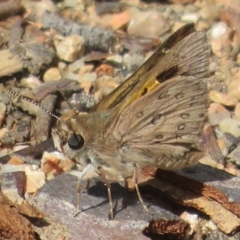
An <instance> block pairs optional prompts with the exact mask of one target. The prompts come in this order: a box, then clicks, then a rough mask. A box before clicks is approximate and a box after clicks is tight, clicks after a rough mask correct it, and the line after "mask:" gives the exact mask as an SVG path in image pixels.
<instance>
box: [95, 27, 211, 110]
mask: <svg viewBox="0 0 240 240" xmlns="http://www.w3.org/2000/svg"><path fill="white" fill-rule="evenodd" d="M209 54H210V50H209V45H208V41H207V37H206V34H205V32H202V31H199V32H196V30H195V28H194V24H187V25H185V26H183V27H182V28H180V29H179V30H178V31H176V32H175V33H174V34H172V35H171V36H170V37H169V38H168V39H167V40H166V41H165V42H164V43H163V44H162V45H161V46H159V47H158V48H157V50H156V52H155V53H154V54H153V55H152V56H151V57H150V58H149V59H148V60H147V61H146V62H145V63H144V64H143V65H142V66H141V67H140V68H139V69H138V70H137V71H136V72H135V73H134V74H133V75H132V76H130V77H129V78H128V79H127V80H126V81H125V82H124V83H122V84H121V85H120V86H119V87H118V88H117V89H115V90H114V91H113V92H112V93H110V94H109V95H108V96H106V97H105V98H104V99H103V100H102V101H101V102H100V103H99V104H97V105H96V107H94V108H93V109H92V111H103V110H106V109H112V108H113V107H115V106H116V105H117V104H123V102H124V104H123V106H122V108H121V109H124V108H125V107H126V106H128V105H130V104H131V103H132V102H134V101H135V100H136V99H138V98H139V97H141V96H142V95H143V93H146V92H149V91H151V90H153V89H155V88H156V87H157V86H158V85H159V83H161V82H164V81H166V80H167V79H169V78H171V77H174V76H176V75H188V76H189V75H193V74H194V75H195V76H199V77H202V76H206V75H207V71H208V67H209ZM156 80H158V81H156ZM123 99H124V101H122V100H123Z"/></svg>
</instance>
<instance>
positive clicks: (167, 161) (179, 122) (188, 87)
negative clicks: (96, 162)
mask: <svg viewBox="0 0 240 240" xmlns="http://www.w3.org/2000/svg"><path fill="white" fill-rule="evenodd" d="M207 99H208V95H207V89H206V84H205V83H204V81H202V80H200V81H199V80H198V79H197V78H196V77H192V76H186V77H182V76H177V77H174V78H173V79H171V80H168V81H167V82H165V83H164V84H163V85H162V86H159V87H158V88H156V89H155V90H153V91H152V92H150V93H148V94H146V95H145V96H143V97H141V98H140V99H138V100H136V101H135V102H134V103H132V104H131V105H130V106H128V107H127V108H126V109H125V110H124V111H123V112H122V114H121V116H120V117H119V119H118V121H117V123H116V125H115V126H114V129H113V132H112V134H113V136H114V138H115V139H116V141H117V142H119V143H120V146H121V147H120V148H119V150H118V154H119V155H120V156H121V158H122V159H124V160H125V161H126V162H132V163H137V164H138V165H140V166H156V167H159V168H163V169H170V170H171V169H178V168H182V167H187V166H189V165H192V164H194V163H195V162H197V161H198V160H199V158H200V157H201V156H202V153H201V151H199V149H198V145H199V144H200V142H201V133H202V129H203V124H204V119H205V117H204V116H205V112H206V109H207V106H208V100H207Z"/></svg>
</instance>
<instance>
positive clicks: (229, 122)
mask: <svg viewBox="0 0 240 240" xmlns="http://www.w3.org/2000/svg"><path fill="white" fill-rule="evenodd" d="M219 127H220V129H221V131H222V132H224V133H230V134H231V135H232V136H234V137H235V138H237V137H240V121H238V120H236V119H232V118H228V119H224V120H222V121H221V122H220V123H219Z"/></svg>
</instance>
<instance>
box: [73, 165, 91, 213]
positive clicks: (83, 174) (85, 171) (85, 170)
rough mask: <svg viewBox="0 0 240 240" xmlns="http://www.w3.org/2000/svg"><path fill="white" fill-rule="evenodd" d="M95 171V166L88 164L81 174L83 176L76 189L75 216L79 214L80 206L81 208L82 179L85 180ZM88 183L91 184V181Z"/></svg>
mask: <svg viewBox="0 0 240 240" xmlns="http://www.w3.org/2000/svg"><path fill="white" fill-rule="evenodd" d="M92 169H93V165H92V164H88V165H87V166H86V167H85V168H84V169H83V171H82V172H81V176H80V177H78V181H77V187H76V191H77V204H76V212H75V214H74V216H76V215H77V214H78V213H79V206H80V193H81V182H82V179H83V178H84V176H85V175H86V174H87V173H88V172H90V171H92ZM88 182H89V179H88Z"/></svg>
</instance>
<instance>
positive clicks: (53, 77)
mask: <svg viewBox="0 0 240 240" xmlns="http://www.w3.org/2000/svg"><path fill="white" fill-rule="evenodd" d="M61 78H62V76H61V73H60V71H59V69H58V68H55V67H53V68H50V69H48V70H47V71H46V72H45V73H44V75H43V81H44V82H52V81H58V80H60V79H61Z"/></svg>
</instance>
